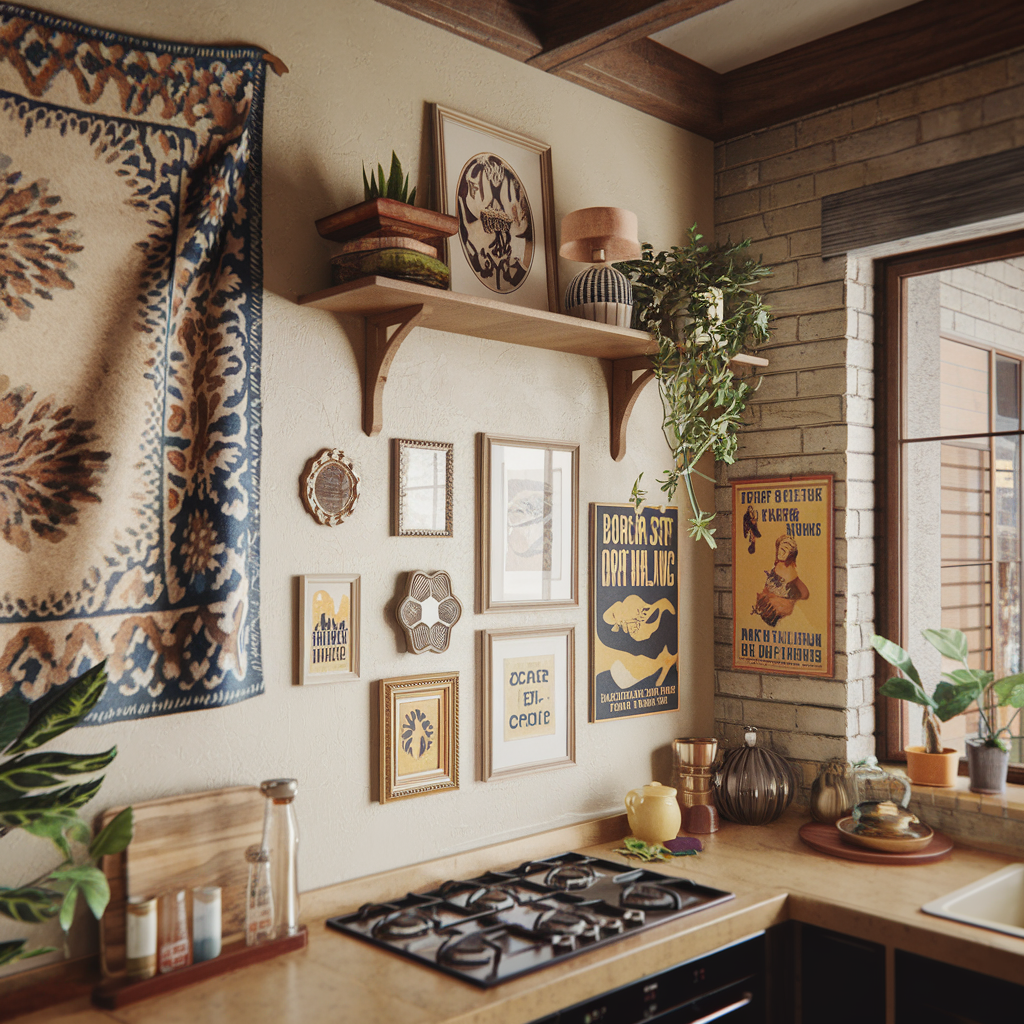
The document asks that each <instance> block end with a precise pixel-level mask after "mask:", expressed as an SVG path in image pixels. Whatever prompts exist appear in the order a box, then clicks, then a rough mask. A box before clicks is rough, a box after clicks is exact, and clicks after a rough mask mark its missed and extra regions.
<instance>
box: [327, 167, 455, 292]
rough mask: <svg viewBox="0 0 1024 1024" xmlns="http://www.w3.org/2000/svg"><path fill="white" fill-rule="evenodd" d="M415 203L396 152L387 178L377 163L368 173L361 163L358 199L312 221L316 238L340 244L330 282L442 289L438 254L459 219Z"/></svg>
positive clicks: (445, 273) (443, 270)
mask: <svg viewBox="0 0 1024 1024" xmlns="http://www.w3.org/2000/svg"><path fill="white" fill-rule="evenodd" d="M415 203H416V189H415V188H413V189H412V191H410V190H409V175H408V174H407V173H405V172H403V170H402V163H401V161H400V160H399V159H398V157H397V156H396V155H395V153H393V152H392V154H391V170H390V172H389V173H388V175H387V176H386V177H385V175H384V168H383V166H382V165H381V164H377V173H376V174H374V173H373V172H372V171H371V172H370V176H369V178H367V176H366V168H365V167H364V168H363V202H361V203H359V204H357V205H356V206H350V207H348V208H347V209H345V210H341V211H340V212H338V213H332V214H331V215H330V216H329V217H321V218H320V220H318V221H317V222H316V229H317V231H318V232H319V233H320V235H321V237H323V238H328V239H330V240H331V241H333V242H341V243H342V244H341V251H340V252H339V253H338V254H337V255H336V256H334V257H333V258H332V259H331V277H332V281H333V283H334V284H345V283H347V282H349V281H354V280H357V279H358V278H362V277H373V276H377V277H393V278H398V279H400V280H404V281H414V282H416V283H417V284H425V285H428V286H430V287H431V288H447V287H448V284H449V280H450V276H451V275H450V272H449V270H448V266H447V265H446V264H445V263H444V262H443V261H442V259H441V258H439V257H442V256H443V255H444V253H443V250H444V245H445V241H446V240H447V239H448V238H449V237H450V236H451V235H453V234H455V232H456V231H457V230H458V228H459V222H458V220H456V218H454V217H449V216H447V215H446V214H443V213H437V212H436V211H434V210H425V209H422V208H420V207H418V206H416V205H415Z"/></svg>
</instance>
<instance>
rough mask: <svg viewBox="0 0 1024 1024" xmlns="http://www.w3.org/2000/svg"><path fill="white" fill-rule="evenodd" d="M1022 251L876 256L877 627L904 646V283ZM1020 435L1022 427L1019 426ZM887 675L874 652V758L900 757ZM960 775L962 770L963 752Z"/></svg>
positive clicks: (986, 241)
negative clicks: (886, 690)
mask: <svg viewBox="0 0 1024 1024" xmlns="http://www.w3.org/2000/svg"><path fill="white" fill-rule="evenodd" d="M1017 256H1024V231H1013V232H1010V233H1007V234H1003V235H996V236H992V237H989V238H983V239H976V240H972V241H969V242H958V243H956V244H953V245H944V246H938V247H936V248H932V249H922V250H919V251H917V252H912V253H905V254H903V255H900V256H893V257H891V258H888V259H883V260H877V261H876V262H875V319H876V323H877V324H878V326H879V330H878V332H877V334H876V342H875V395H876V400H875V440H876V443H875V557H876V561H875V630H876V632H878V633H881V634H882V635H883V636H886V637H889V638H890V639H893V640H895V641H896V642H897V643H899V644H901V645H904V646H905V643H904V641H905V637H906V632H907V623H906V602H905V593H904V581H905V579H906V557H907V553H906V545H905V540H904V535H903V533H904V531H903V524H902V521H901V516H900V514H899V512H900V509H901V508H902V507H906V501H905V498H906V494H905V488H906V480H905V479H904V476H903V472H902V460H901V458H900V437H901V436H903V435H904V434H905V428H906V413H907V411H906V406H905V403H904V399H903V396H904V395H905V393H906V386H905V385H906V380H905V377H906V358H905V355H906V353H905V344H906V329H907V322H906V315H907V309H906V307H907V301H906V300H907V285H906V282H907V280H908V279H909V278H911V277H918V276H920V275H923V274H933V273H937V272H939V271H942V270H954V269H956V268H958V267H966V266H970V265H971V264H974V263H988V262H992V261H994V260H1001V259H1010V258H1013V257H1017ZM1021 433H1022V434H1024V430H1022V431H1021ZM890 675H891V670H890V667H889V666H888V664H887V663H886V662H884V661H883V660H882V659H881V658H879V657H877V656H876V658H875V709H876V721H877V728H876V740H877V748H876V749H877V753H878V757H879V759H880V760H886V761H905V760H906V757H907V755H906V751H905V749H904V746H905V737H906V736H907V727H908V722H909V708H908V706H907V704H906V703H905V702H904V701H898V700H894V699H892V698H889V697H883V696H882V695H881V694H879V693H878V688H879V687H880V686H882V684H883V683H884V682H885V680H886V679H888V678H889V676H890ZM960 774H961V775H966V774H967V761H966V758H961V762H960ZM1009 781H1010V782H1013V783H1018V784H1024V766H1011V767H1010V772H1009Z"/></svg>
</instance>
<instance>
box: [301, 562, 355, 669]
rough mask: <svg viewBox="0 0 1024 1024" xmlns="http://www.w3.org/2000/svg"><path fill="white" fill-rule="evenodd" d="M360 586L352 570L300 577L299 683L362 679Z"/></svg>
mask: <svg viewBox="0 0 1024 1024" xmlns="http://www.w3.org/2000/svg"><path fill="white" fill-rule="evenodd" d="M359 585H360V578H359V576H357V575H353V574H350V573H346V574H341V575H333V576H300V577H299V685H300V686H308V685H310V684H313V683H343V682H350V681H352V680H356V679H358V678H359V641H360V635H359V600H360V593H359Z"/></svg>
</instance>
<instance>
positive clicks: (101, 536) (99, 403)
mask: <svg viewBox="0 0 1024 1024" xmlns="http://www.w3.org/2000/svg"><path fill="white" fill-rule="evenodd" d="M264 68H265V65H264V61H263V53H262V51H260V50H257V49H243V48H229V49H213V48H208V47H195V46H188V45H178V44H171V43H160V42H154V41H151V40H144V39H136V38H132V37H129V36H124V35H120V34H118V33H114V32H105V31H102V30H98V29H93V28H89V27H87V26H84V25H78V24H74V23H72V22H68V21H64V20H62V19H60V18H55V17H52V16H50V15H45V14H41V13H39V12H36V11H32V10H29V9H26V8H22V7H17V6H14V5H11V4H6V3H0V693H6V692H7V691H8V690H10V689H11V688H15V687H16V688H18V690H19V691H20V692H21V694H22V695H23V696H24V697H25V698H26V699H28V700H34V699H37V698H38V697H40V696H42V695H43V694H44V693H46V692H47V691H48V690H50V688H52V687H54V686H60V685H62V684H63V683H65V682H67V681H68V680H69V679H71V678H73V677H74V676H76V675H78V674H79V673H81V672H82V671H84V670H85V669H86V668H88V667H89V666H90V665H92V664H95V663H96V662H97V661H99V660H100V659H102V658H106V659H107V667H108V671H109V674H110V679H111V683H110V685H109V686H108V687H107V691H106V694H105V695H104V698H103V700H102V702H101V703H100V704H99V705H97V707H96V708H95V709H94V710H93V712H92V713H91V714H90V716H89V718H88V719H87V720H86V721H87V722H88V723H91V724H99V723H101V722H106V721H111V720H114V719H122V718H123V719H131V718H144V717H149V716H152V715H162V714H169V713H174V712H178V711H186V710H193V709H197V708H203V707H211V706H216V705H223V704H230V703H233V702H235V701H238V700H243V699H245V698H247V697H253V696H256V695H257V694H259V693H262V692H263V674H262V665H261V661H260V636H259V594H258V583H259V503H258V499H259V462H260V376H259V373H260V369H259V367H260V338H261V327H262V319H261V305H260V303H261V291H262V262H261V261H262V252H261V224H260V133H261V122H262V108H263V89H264V74H265V71H264Z"/></svg>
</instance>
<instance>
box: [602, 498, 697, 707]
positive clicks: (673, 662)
mask: <svg viewBox="0 0 1024 1024" xmlns="http://www.w3.org/2000/svg"><path fill="white" fill-rule="evenodd" d="M678 708H679V510H678V509H677V508H675V507H674V506H666V507H664V508H657V507H645V508H642V509H640V510H636V509H634V508H633V506H632V505H617V504H616V505H605V504H596V503H595V504H592V505H591V506H590V720H591V721H592V722H607V721H611V720H613V719H616V718H634V717H636V716H637V715H653V714H658V713H660V712H662V711H676V710H678Z"/></svg>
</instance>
